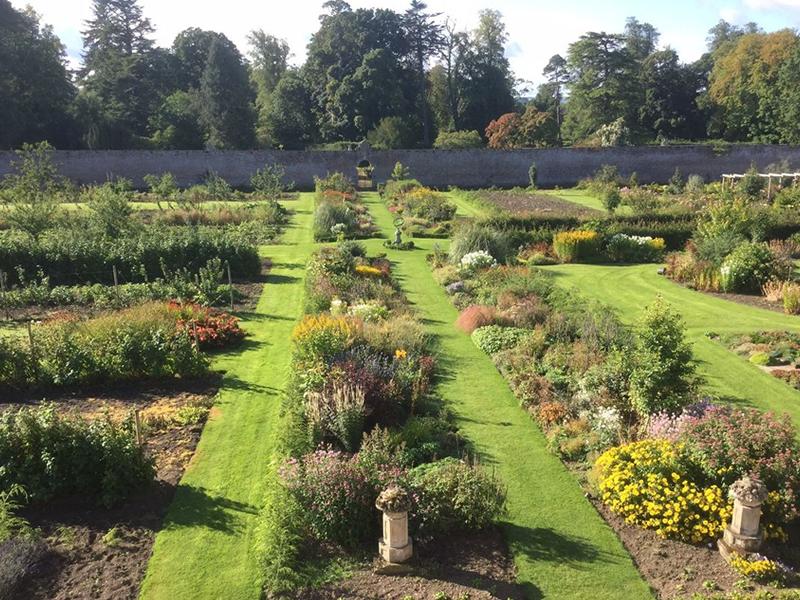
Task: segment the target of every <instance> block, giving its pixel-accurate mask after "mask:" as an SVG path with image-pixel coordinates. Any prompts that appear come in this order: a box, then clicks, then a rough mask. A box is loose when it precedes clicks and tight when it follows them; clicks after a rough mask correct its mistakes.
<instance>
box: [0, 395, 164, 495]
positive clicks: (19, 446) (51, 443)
mask: <svg viewBox="0 0 800 600" xmlns="http://www.w3.org/2000/svg"><path fill="white" fill-rule="evenodd" d="M0 462H2V464H3V469H2V470H1V471H0V489H9V488H10V487H11V486H13V485H19V486H22V487H23V488H24V489H25V492H26V494H27V495H28V497H29V499H30V500H31V501H35V502H42V501H47V500H50V499H52V498H56V497H58V498H63V497H67V496H72V495H78V496H86V497H88V498H90V499H92V500H95V501H97V502H99V503H102V504H104V505H105V506H111V505H113V504H116V503H117V502H119V501H121V500H123V499H125V498H126V497H127V496H128V495H129V494H130V493H131V492H133V491H134V490H136V489H138V488H141V487H142V486H144V485H146V484H147V483H148V482H150V481H152V479H153V477H154V473H155V472H154V469H153V464H152V461H151V459H150V458H148V457H147V456H146V454H145V452H144V449H143V448H141V447H140V446H139V445H138V444H137V443H136V436H135V434H134V426H133V420H132V419H128V420H126V421H124V422H122V423H114V422H112V421H111V420H110V419H108V418H103V419H97V420H85V419H81V418H77V417H66V416H61V415H59V414H58V413H57V412H56V410H55V407H53V406H45V407H41V408H23V409H19V410H9V411H5V412H3V413H2V414H0Z"/></svg>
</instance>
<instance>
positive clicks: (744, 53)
mask: <svg viewBox="0 0 800 600" xmlns="http://www.w3.org/2000/svg"><path fill="white" fill-rule="evenodd" d="M83 41H84V51H83V57H82V58H83V60H82V66H81V68H80V69H79V70H77V71H75V72H71V71H70V70H69V69H68V67H67V62H66V55H65V50H64V47H63V45H62V44H61V42H60V41H59V39H58V38H57V36H55V35H54V33H53V31H52V29H51V28H50V27H48V26H45V25H43V24H41V22H40V19H39V17H38V15H36V14H35V13H34V12H32V11H31V10H30V9H26V10H22V11H20V10H16V9H14V8H13V7H12V6H11V4H10V2H9V0H0V119H2V121H1V122H2V123H3V124H4V126H3V127H2V128H0V148H11V147H17V146H19V145H21V144H22V143H24V142H34V141H39V140H42V139H47V140H48V141H50V142H51V143H53V144H54V145H55V146H56V147H60V148H93V149H94V148H98V149H99V148H166V149H178V148H180V149H197V148H219V149H225V148H255V147H282V148H292V149H293V148H304V147H308V146H310V145H320V144H328V145H333V146H335V145H336V144H338V143H342V142H351V141H358V140H361V139H365V138H366V139H369V140H370V141H371V142H372V144H373V146H376V147H430V146H431V145H432V144H434V141H435V145H436V146H438V147H465V146H469V145H476V144H483V143H488V145H489V146H490V147H497V148H513V147H524V146H550V145H560V144H563V143H567V144H582V145H604V144H621V143H648V142H653V141H661V140H674V139H687V140H702V139H707V138H721V139H725V140H729V141H757V142H778V143H800V125H798V122H800V120H799V119H798V117H800V85H798V84H800V39H799V38H798V35H797V33H796V32H795V31H793V30H789V29H786V30H781V31H777V32H774V33H765V32H763V31H761V30H760V29H759V28H758V27H757V26H755V25H754V24H750V25H747V26H745V27H741V28H740V27H735V26H732V25H730V24H728V23H726V22H724V21H722V22H720V23H719V24H718V25H716V26H715V27H714V28H713V29H712V30H711V31H710V34H709V38H708V52H707V53H706V54H705V55H704V56H703V57H702V58H701V59H700V60H698V61H696V62H695V63H691V64H687V63H682V62H681V61H680V59H679V57H678V55H677V53H676V52H675V51H674V50H673V49H671V48H669V47H660V46H659V34H658V31H657V30H656V29H655V28H654V27H653V26H652V25H650V24H648V23H641V22H639V21H638V20H636V19H635V18H630V19H628V21H627V23H626V25H625V28H624V31H623V32H622V33H618V34H612V33H605V32H588V33H586V34H585V35H583V36H581V38H580V39H579V40H577V41H575V42H574V43H572V44H571V45H570V46H569V49H568V52H567V54H566V56H565V57H562V56H560V55H555V56H553V57H552V59H551V60H550V61H549V63H548V65H547V67H546V68H545V70H544V73H543V75H544V77H545V78H546V83H544V84H543V85H541V86H540V87H539V89H538V92H537V94H536V95H535V97H533V98H532V99H523V98H521V97H520V96H519V95H518V94H517V93H516V92H515V89H516V88H517V83H518V82H517V81H516V79H515V78H514V75H513V73H512V71H511V68H510V65H509V62H508V59H507V58H506V52H505V47H506V44H507V41H508V36H507V33H506V29H505V26H504V24H503V20H502V15H501V14H500V13H499V12H497V11H495V10H483V11H481V13H480V15H479V23H478V26H477V27H476V28H475V29H474V30H472V31H462V30H460V29H459V28H458V27H456V26H455V24H454V23H452V22H451V21H449V20H447V19H445V18H443V16H442V15H440V14H434V13H431V12H429V11H428V9H427V7H426V5H425V4H424V3H423V2H421V1H420V0H411V3H410V5H409V7H408V9H407V10H406V11H405V12H402V13H401V12H395V11H392V10H387V9H352V8H351V7H350V5H349V4H347V2H345V1H344V0H330V1H328V2H326V3H325V4H324V5H323V14H322V15H321V16H320V18H319V28H318V29H317V31H316V32H315V33H314V34H313V35H312V37H311V41H310V42H309V44H308V47H307V59H306V61H305V63H304V64H303V65H302V66H300V67H292V66H290V64H289V58H290V50H289V46H288V44H287V43H286V42H285V41H284V40H281V39H279V38H277V37H275V36H273V35H270V34H268V33H266V32H264V31H261V30H256V31H253V32H251V34H250V35H249V36H248V48H247V52H246V54H243V53H242V52H241V51H240V50H239V48H237V47H236V45H235V44H234V43H233V42H232V41H231V40H229V39H228V38H227V37H226V36H225V35H223V34H222V33H218V32H215V31H206V30H202V29H197V28H189V29H185V30H184V31H182V32H180V33H179V34H178V35H177V36H176V38H175V40H174V41H173V43H172V46H171V47H169V48H160V47H157V46H156V45H155V43H154V42H153V27H152V24H151V23H150V21H149V20H148V19H147V17H146V16H145V15H144V14H143V13H142V10H141V7H140V6H139V3H138V0H93V13H92V17H91V19H89V20H88V21H87V22H86V23H85V28H84V31H83Z"/></svg>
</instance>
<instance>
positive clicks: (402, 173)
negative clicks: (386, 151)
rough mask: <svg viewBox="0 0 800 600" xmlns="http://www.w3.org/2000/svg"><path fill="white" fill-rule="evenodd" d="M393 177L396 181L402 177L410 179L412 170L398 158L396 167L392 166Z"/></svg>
mask: <svg viewBox="0 0 800 600" xmlns="http://www.w3.org/2000/svg"><path fill="white" fill-rule="evenodd" d="M391 178H392V179H393V180H395V181H399V180H401V179H410V178H411V171H410V170H409V169H408V167H406V166H405V165H404V164H403V163H401V162H400V161H399V160H398V161H397V162H396V163H394V167H392V175H391ZM387 184H388V182H387Z"/></svg>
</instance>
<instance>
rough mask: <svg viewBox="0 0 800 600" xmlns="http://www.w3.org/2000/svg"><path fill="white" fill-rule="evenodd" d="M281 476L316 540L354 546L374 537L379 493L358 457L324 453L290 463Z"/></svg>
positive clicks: (289, 461) (318, 452) (290, 460)
mask: <svg viewBox="0 0 800 600" xmlns="http://www.w3.org/2000/svg"><path fill="white" fill-rule="evenodd" d="M280 476H281V479H282V480H283V482H284V484H285V485H286V487H287V489H288V490H289V491H290V492H291V494H292V496H293V497H294V498H295V500H296V501H297V503H298V504H299V505H300V507H301V508H302V510H303V513H304V516H303V520H304V521H305V522H306V524H307V526H308V528H309V530H310V532H311V534H312V535H313V536H314V537H315V538H316V539H317V540H320V541H327V542H334V543H337V544H342V545H345V546H355V545H357V544H358V543H359V542H362V541H364V540H365V539H367V538H368V537H369V536H370V535H372V534H373V533H374V531H375V528H376V524H377V522H378V519H377V517H376V514H375V508H374V504H375V498H376V496H377V493H376V490H375V489H374V488H373V486H372V485H371V484H370V481H369V478H368V476H367V473H366V472H365V470H364V469H363V468H362V467H361V466H360V465H359V463H358V458H357V457H354V456H350V455H348V454H344V453H341V452H335V451H332V450H326V449H321V450H317V451H316V452H312V453H310V454H306V455H305V456H303V457H301V458H300V459H294V458H292V459H289V460H288V461H287V462H286V463H284V465H283V466H282V467H281V469H280Z"/></svg>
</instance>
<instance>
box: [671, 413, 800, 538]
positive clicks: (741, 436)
mask: <svg viewBox="0 0 800 600" xmlns="http://www.w3.org/2000/svg"><path fill="white" fill-rule="evenodd" d="M678 439H679V441H680V442H682V443H683V444H684V445H685V450H684V452H685V454H686V456H687V462H688V463H689V464H691V465H692V466H693V467H694V468H695V469H697V470H698V471H699V472H700V473H702V475H703V476H704V477H705V478H706V480H708V481H714V482H716V483H719V485H721V486H723V487H727V486H730V485H731V484H732V483H733V482H735V481H736V480H737V479H740V478H742V477H744V476H745V475H748V474H751V475H756V476H757V477H758V478H759V479H761V480H762V481H763V482H764V484H765V485H766V486H767V489H768V490H769V491H770V492H771V493H773V496H772V498H771V500H770V502H769V504H771V506H770V507H769V508H770V510H769V511H768V512H772V520H773V522H774V521H775V520H777V521H778V522H780V523H788V522H789V521H791V520H793V519H794V518H795V517H797V516H798V509H800V454H799V453H800V447H798V444H797V441H796V431H795V428H794V426H793V425H792V423H791V420H790V419H789V417H788V415H784V416H783V417H782V418H776V417H775V416H773V415H771V414H769V413H763V412H761V411H759V410H756V409H735V408H729V407H718V406H717V407H711V408H709V409H708V410H706V411H705V413H704V414H703V415H702V416H700V417H698V418H696V419H692V420H689V422H688V423H687V424H686V425H685V427H684V429H683V431H682V433H681V434H680V436H679V438H678Z"/></svg>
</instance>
